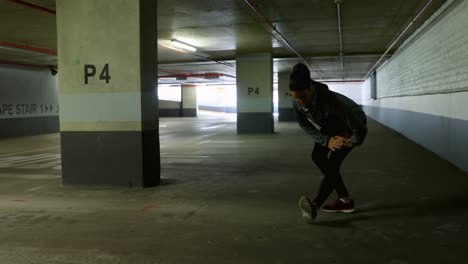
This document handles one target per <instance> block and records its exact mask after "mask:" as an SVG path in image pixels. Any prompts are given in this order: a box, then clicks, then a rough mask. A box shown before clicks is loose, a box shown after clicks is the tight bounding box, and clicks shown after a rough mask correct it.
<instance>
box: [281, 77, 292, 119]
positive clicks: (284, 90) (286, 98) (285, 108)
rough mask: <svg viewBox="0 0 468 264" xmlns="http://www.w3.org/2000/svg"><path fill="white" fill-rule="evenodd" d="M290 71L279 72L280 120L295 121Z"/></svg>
mask: <svg viewBox="0 0 468 264" xmlns="http://www.w3.org/2000/svg"><path fill="white" fill-rule="evenodd" d="M290 74H291V73H290V72H280V73H278V121H279V122H287V121H295V120H296V117H295V116H294V109H293V105H292V97H291V93H290V92H289V75H290Z"/></svg>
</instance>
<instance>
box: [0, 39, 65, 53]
mask: <svg viewBox="0 0 468 264" xmlns="http://www.w3.org/2000/svg"><path fill="white" fill-rule="evenodd" d="M0 46H2V47H7V48H13V49H20V50H28V51H35V52H40V53H47V54H53V55H57V51H56V50H50V49H43V48H36V47H31V46H27V45H22V44H15V43H10V42H4V41H0Z"/></svg>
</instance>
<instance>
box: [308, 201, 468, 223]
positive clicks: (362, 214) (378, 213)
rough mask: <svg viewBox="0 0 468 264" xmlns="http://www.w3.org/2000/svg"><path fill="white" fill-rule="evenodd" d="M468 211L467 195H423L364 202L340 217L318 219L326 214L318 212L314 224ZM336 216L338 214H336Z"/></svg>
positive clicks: (435, 215) (434, 215) (433, 215)
mask: <svg viewBox="0 0 468 264" xmlns="http://www.w3.org/2000/svg"><path fill="white" fill-rule="evenodd" d="M457 212H460V213H462V212H464V213H467V212H468V195H467V196H440V197H425V198H424V199H420V200H414V201H400V202H397V203H393V204H391V203H379V202H375V203H372V204H364V205H363V206H362V207H357V208H356V212H354V213H353V214H351V215H342V217H343V218H341V219H330V220H323V221H321V220H320V216H321V215H323V214H326V213H325V212H320V214H319V216H318V217H319V218H318V221H317V222H315V223H314V225H320V226H329V227H337V228H348V227H352V225H351V224H352V223H353V222H359V221H372V220H375V219H382V218H385V219H391V218H401V217H407V218H413V217H427V216H432V217H437V216H440V215H443V214H446V213H452V214H453V213H457ZM337 216H338V214H337Z"/></svg>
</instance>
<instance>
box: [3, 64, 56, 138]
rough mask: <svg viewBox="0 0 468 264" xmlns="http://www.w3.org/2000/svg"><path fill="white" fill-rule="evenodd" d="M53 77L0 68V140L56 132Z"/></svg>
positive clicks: (29, 71) (49, 74) (30, 70)
mask: <svg viewBox="0 0 468 264" xmlns="http://www.w3.org/2000/svg"><path fill="white" fill-rule="evenodd" d="M58 111H59V106H58V85H57V76H52V74H51V72H50V70H47V69H46V70H35V69H34V70H32V69H26V68H19V67H12V66H4V65H0V138H5V137H17V136H31V135H37V134H44V133H57V132H59V115H58Z"/></svg>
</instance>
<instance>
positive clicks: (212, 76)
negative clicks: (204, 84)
mask: <svg viewBox="0 0 468 264" xmlns="http://www.w3.org/2000/svg"><path fill="white" fill-rule="evenodd" d="M223 76H226V77H231V78H236V76H232V75H229V74H224V73H180V74H173V75H161V76H158V78H160V79H164V78H190V77H192V78H205V79H215V78H219V77H223Z"/></svg>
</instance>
